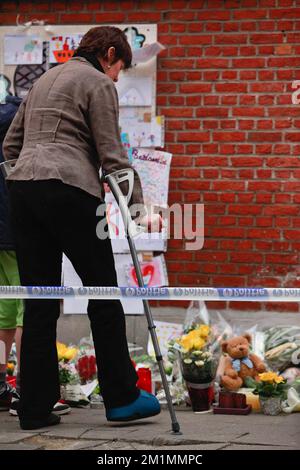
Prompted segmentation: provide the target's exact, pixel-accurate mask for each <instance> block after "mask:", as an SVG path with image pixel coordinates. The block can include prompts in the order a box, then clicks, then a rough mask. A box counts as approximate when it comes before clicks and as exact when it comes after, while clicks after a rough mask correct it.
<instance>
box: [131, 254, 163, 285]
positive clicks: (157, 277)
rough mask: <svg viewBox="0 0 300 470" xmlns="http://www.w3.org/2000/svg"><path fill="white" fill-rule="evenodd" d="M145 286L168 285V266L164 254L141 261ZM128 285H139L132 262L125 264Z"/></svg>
mask: <svg viewBox="0 0 300 470" xmlns="http://www.w3.org/2000/svg"><path fill="white" fill-rule="evenodd" d="M140 266H141V271H142V275H143V281H144V285H145V287H161V286H167V285H168V276H167V268H166V262H165V258H164V255H160V256H154V257H153V258H152V260H151V261H144V262H141V263H140ZM124 269H125V274H126V280H127V282H126V285H128V286H130V287H137V286H138V280H137V276H136V272H135V269H134V266H133V264H132V262H131V263H129V264H125V265H124Z"/></svg>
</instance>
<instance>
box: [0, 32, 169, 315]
mask: <svg viewBox="0 0 300 470" xmlns="http://www.w3.org/2000/svg"><path fill="white" fill-rule="evenodd" d="M95 26H100V25H49V26H46V27H45V26H36V25H34V26H31V27H29V28H27V29H24V28H23V29H22V28H19V27H17V26H1V27H0V93H1V87H2V91H3V89H4V91H5V92H6V93H8V94H13V95H16V96H19V97H20V98H24V97H25V96H26V94H27V93H28V90H29V89H30V87H31V85H32V84H33V83H34V81H36V80H37V79H38V78H39V77H40V76H41V75H42V74H43V73H45V72H46V71H47V70H49V69H50V68H51V67H53V66H59V63H60V62H63V61H65V60H68V59H69V58H70V57H72V50H74V49H75V48H76V47H77V45H78V43H79V41H80V39H81V37H82V36H83V35H84V34H85V33H86V32H87V31H88V30H89V29H91V28H92V27H95ZM116 26H118V27H119V28H121V29H122V30H124V31H126V34H127V38H128V40H129V43H130V45H131V47H132V49H133V52H134V51H135V50H138V49H143V48H144V50H143V53H144V52H145V51H146V47H148V46H149V49H148V52H146V53H144V58H143V60H144V59H145V56H147V54H149V53H150V55H151V50H150V49H153V50H154V49H155V47H158V46H157V45H156V44H157V43H156V41H157V25H155V24H138V25H128V24H127V25H126V24H122V25H116ZM9 37H15V39H16V40H15V42H14V44H12V43H11V42H9V41H8V38H9ZM150 45H152V46H150ZM141 46H142V48H141ZM139 52H141V50H139ZM156 52H157V51H156ZM140 56H141V55H140ZM148 59H149V57H148V58H147V60H146V61H142V62H138V61H137V60H136V62H134V66H133V67H132V68H131V69H130V70H129V71H125V72H121V74H120V77H119V82H118V84H117V91H118V94H119V104H120V128H121V129H122V127H123V130H124V132H123V137H124V138H125V140H126V138H129V139H130V141H131V142H129V147H132V143H134V144H136V143H138V142H139V141H141V143H143V145H145V146H148V147H162V146H163V145H164V135H163V133H164V120H163V117H159V118H156V117H155V116H156V55H155V54H153V57H151V58H150V60H148ZM24 62H25V63H24ZM26 62H27V63H26ZM149 116H150V119H149ZM151 121H152V122H151ZM126 125H127V129H128V126H131V127H134V128H135V129H136V130H138V131H139V134H138V135H136V134H134V133H133V134H130V135H129V133H128V132H127V130H126ZM144 134H146V138H144V139H143V140H141V138H142V137H145V136H144ZM134 139H135V140H134ZM139 146H140V145H139ZM128 155H129V157H130V150H129V152H128ZM117 209H118V208H117ZM166 235H167V230H165V232H163V233H162V234H149V235H148V234H143V235H142V237H141V239H140V240H137V242H136V244H137V245H136V246H137V249H138V250H145V249H146V250H148V251H149V250H152V251H166V238H167V237H166ZM112 244H113V250H114V252H115V253H123V256H128V255H126V254H125V253H128V252H129V247H128V243H127V241H126V240H125V239H124V240H123V241H119V240H113V241H112ZM115 261H116V270H117V272H118V277H120V276H121V278H122V275H123V266H124V258H122V255H115ZM62 275H63V279H64V282H65V285H74V286H76V285H81V281H80V279H79V277H78V276H77V274H76V272H75V270H74V268H73V266H72V265H71V263H70V262H69V260H67V259H66V257H64V263H63V271H62ZM120 282H121V281H120ZM120 285H125V284H124V283H123V284H122V283H121V284H120ZM70 302H71V303H70ZM86 306H87V301H85V300H80V299H76V301H75V302H74V303H73V304H72V300H71V299H66V300H64V313H86ZM123 307H124V310H125V313H143V307H142V302H141V301H140V302H135V301H130V300H128V301H127V300H126V302H124V305H123Z"/></svg>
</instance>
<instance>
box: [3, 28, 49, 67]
mask: <svg viewBox="0 0 300 470" xmlns="http://www.w3.org/2000/svg"><path fill="white" fill-rule="evenodd" d="M42 62H43V42H42V40H41V38H40V37H39V36H37V35H32V36H27V35H25V34H6V35H5V36H4V64H5V65H21V64H41V63H42Z"/></svg>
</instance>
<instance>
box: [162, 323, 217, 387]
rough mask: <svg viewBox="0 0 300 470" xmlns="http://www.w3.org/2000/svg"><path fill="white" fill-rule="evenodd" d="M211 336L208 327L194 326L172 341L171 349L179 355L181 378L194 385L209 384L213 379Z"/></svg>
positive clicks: (215, 363)
mask: <svg viewBox="0 0 300 470" xmlns="http://www.w3.org/2000/svg"><path fill="white" fill-rule="evenodd" d="M212 344H213V335H212V331H211V328H210V327H209V326H208V325H204V324H200V325H195V326H194V327H193V328H192V329H191V330H190V331H188V332H186V334H184V335H183V336H181V337H180V338H178V339H177V340H175V341H173V344H172V347H171V349H173V350H176V351H177V352H178V353H179V355H180V364H181V370H182V376H183V378H184V379H185V380H186V381H187V382H191V383H195V384H205V383H210V382H212V380H213V379H214V376H215V372H216V368H217V361H216V358H215V357H214V355H213V353H212V352H211V346H212Z"/></svg>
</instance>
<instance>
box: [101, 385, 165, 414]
mask: <svg viewBox="0 0 300 470" xmlns="http://www.w3.org/2000/svg"><path fill="white" fill-rule="evenodd" d="M159 413H160V404H159V401H158V400H157V398H156V397H155V396H154V395H151V393H148V392H145V391H144V390H140V396H139V397H138V398H137V399H136V400H135V401H134V402H133V403H130V405H126V406H120V407H118V408H110V409H108V410H106V419H107V421H133V420H135V419H143V418H149V417H150V416H155V415H158V414H159Z"/></svg>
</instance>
